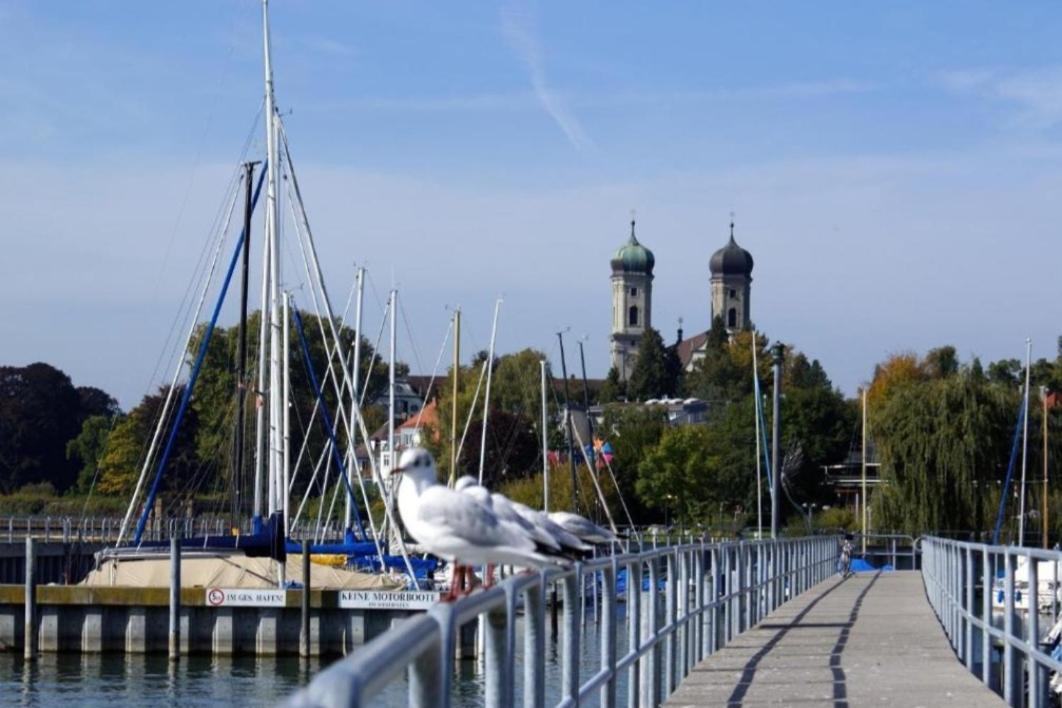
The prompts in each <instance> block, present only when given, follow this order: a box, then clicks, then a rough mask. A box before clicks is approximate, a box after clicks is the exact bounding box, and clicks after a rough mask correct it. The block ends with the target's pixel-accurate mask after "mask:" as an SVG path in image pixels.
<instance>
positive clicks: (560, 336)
mask: <svg viewBox="0 0 1062 708" xmlns="http://www.w3.org/2000/svg"><path fill="white" fill-rule="evenodd" d="M557 341H558V342H560V355H561V376H563V377H564V419H565V421H566V423H567V426H568V462H569V466H570V467H571V476H572V507H573V508H572V511H574V512H576V513H578V512H579V483H578V481H577V479H576V470H575V435H574V433H573V430H572V407H571V398H570V397H569V396H568V363H567V362H566V361H565V359H564V332H557Z"/></svg>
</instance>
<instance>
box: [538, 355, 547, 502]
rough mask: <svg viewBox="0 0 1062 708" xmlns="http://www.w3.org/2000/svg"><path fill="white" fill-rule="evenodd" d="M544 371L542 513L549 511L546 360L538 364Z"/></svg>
mask: <svg viewBox="0 0 1062 708" xmlns="http://www.w3.org/2000/svg"><path fill="white" fill-rule="evenodd" d="M538 366H539V368H540V369H541V370H542V511H547V512H548V511H549V427H548V426H549V422H548V417H549V415H548V412H547V399H546V360H545V359H542V360H541V361H539V362H538Z"/></svg>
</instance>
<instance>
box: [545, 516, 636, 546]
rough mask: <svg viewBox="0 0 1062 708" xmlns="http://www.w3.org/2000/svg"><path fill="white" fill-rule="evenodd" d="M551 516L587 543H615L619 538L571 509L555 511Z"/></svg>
mask: <svg viewBox="0 0 1062 708" xmlns="http://www.w3.org/2000/svg"><path fill="white" fill-rule="evenodd" d="M549 518H550V520H551V521H553V522H554V523H555V524H557V525H558V526H560V527H561V528H562V529H564V530H565V531H567V532H568V533H570V534H571V535H573V536H576V537H578V538H579V540H581V541H585V542H586V543H592V544H597V543H613V542H615V541H618V540H619V539H618V538H616V536H615V535H614V534H613V533H612V532H611V531H606V530H605V529H603V528H601V527H600V526H598V525H597V524H595V523H594V522H593V521H590V520H589V519H587V518H585V517H582V516H579V515H578V514H573V513H571V512H570V511H554V512H551V513H550V515H549Z"/></svg>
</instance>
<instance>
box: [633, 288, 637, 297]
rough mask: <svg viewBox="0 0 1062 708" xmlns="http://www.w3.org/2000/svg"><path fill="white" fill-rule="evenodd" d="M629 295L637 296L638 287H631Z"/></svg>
mask: <svg viewBox="0 0 1062 708" xmlns="http://www.w3.org/2000/svg"><path fill="white" fill-rule="evenodd" d="M631 297H638V288H631Z"/></svg>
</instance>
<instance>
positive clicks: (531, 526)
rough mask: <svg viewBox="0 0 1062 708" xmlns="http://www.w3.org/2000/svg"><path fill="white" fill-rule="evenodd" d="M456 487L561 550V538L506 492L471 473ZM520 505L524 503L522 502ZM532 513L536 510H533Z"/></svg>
mask: <svg viewBox="0 0 1062 708" xmlns="http://www.w3.org/2000/svg"><path fill="white" fill-rule="evenodd" d="M454 489H455V490H457V491H458V492H462V493H464V494H468V495H470V496H471V497H472V498H473V499H475V500H476V501H478V502H479V503H480V504H483V505H484V506H487V507H489V508H490V509H491V511H493V512H494V513H495V515H497V517H498V518H499V519H501V520H502V521H504V522H506V523H510V524H515V525H516V526H519V527H520V528H521V529H522V530H523V531H524V533H526V534H528V535H530V536H531V538H532V539H534V541H535V543H536V544H541V545H542V546H545V547H546V548H547V549H549V550H550V551H553V552H560V550H561V545H562V544H561V542H560V540H559V539H558V538H556V536H555V534H553V533H551V532H550V531H549V530H548V529H545V528H541V526H540V524H539V523H538V520H537V519H534V518H528V517H527V516H525V515H524V514H523V513H521V511H520V510H519V509H518V508H517V504H518V503H519V502H514V501H512V500H511V499H509V497H507V496H505V495H504V494H499V493H498V492H493V493H492V492H490V491H489V490H487V488H486V487H484V486H482V485H480V484H479V483H478V482H476V480H475V478H473V477H471V476H469V475H465V476H463V477H461V478H460V479H458V480H457V482H456V483H455V484H454ZM520 506H524V505H523V504H520ZM524 508H525V509H527V510H528V511H532V510H531V509H529V508H528V507H526V506H525V507H524ZM532 513H534V512H533V511H532ZM577 540H578V539H577ZM564 545H567V544H564Z"/></svg>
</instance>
